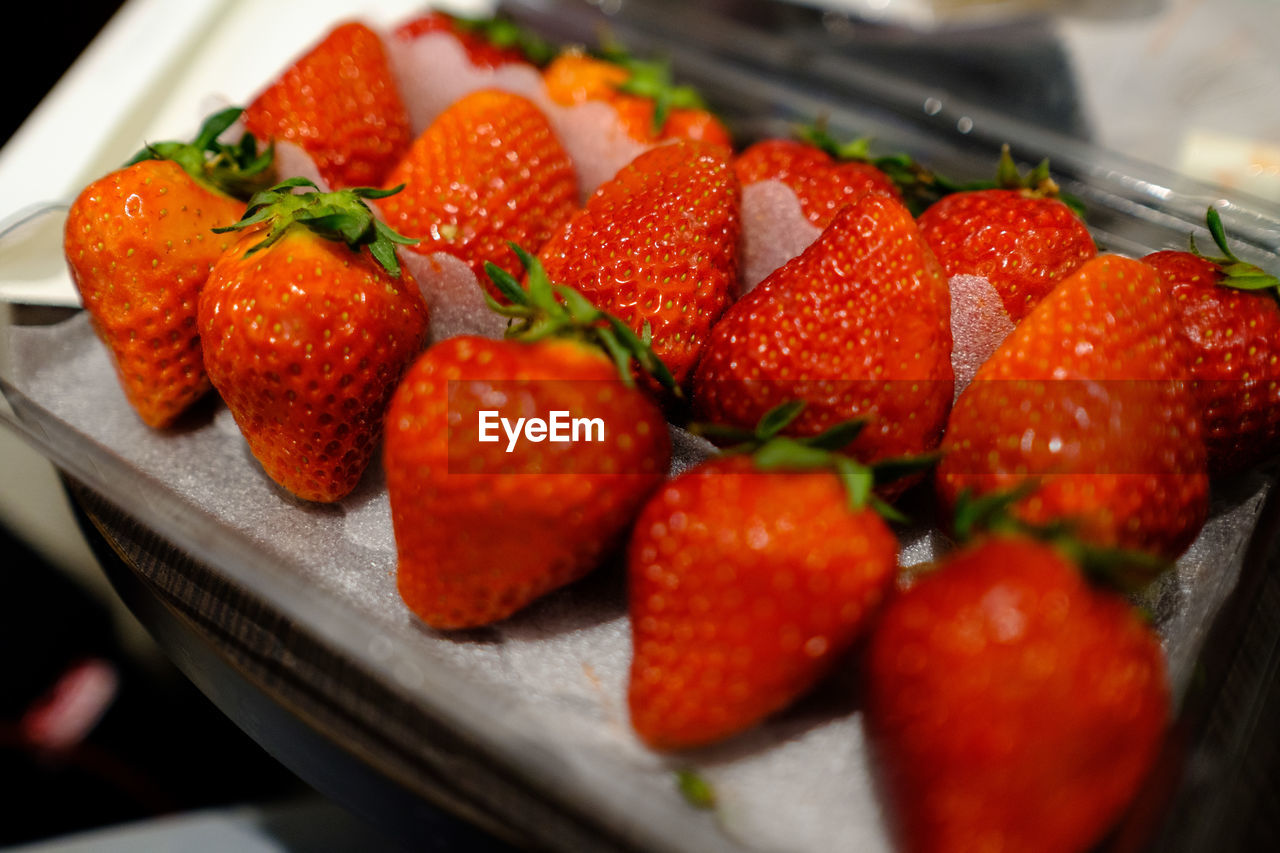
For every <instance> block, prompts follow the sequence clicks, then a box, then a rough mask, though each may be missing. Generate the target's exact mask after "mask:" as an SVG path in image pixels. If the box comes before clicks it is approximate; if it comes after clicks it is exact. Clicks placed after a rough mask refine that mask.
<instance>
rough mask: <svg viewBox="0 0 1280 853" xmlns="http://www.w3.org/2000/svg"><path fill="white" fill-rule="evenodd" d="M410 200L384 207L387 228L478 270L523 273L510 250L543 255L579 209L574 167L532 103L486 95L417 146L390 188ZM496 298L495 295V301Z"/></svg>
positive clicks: (451, 112)
mask: <svg viewBox="0 0 1280 853" xmlns="http://www.w3.org/2000/svg"><path fill="white" fill-rule="evenodd" d="M387 183H388V185H389V186H396V185H399V184H403V185H404V191H403V192H400V193H397V194H396V195H393V196H391V197H389V198H387V199H385V200H384V201H383V202H382V203H381V209H382V211H383V213H384V215H385V216H386V219H387V222H388V224H390V225H391V226H392V227H393V228H395V229H396V230H398V231H400V232H401V233H403V234H406V235H409V236H411V237H416V238H419V240H420V242H419V243H418V244H417V246H415V247H414V251H417V252H420V253H422V254H431V253H433V252H437V251H446V252H449V253H450V254H454V255H457V256H458V257H459V258H461V259H463V260H465V261H466V262H467V263H469V264H471V267H472V269H473V270H474V271H475V273H476V276H477V277H478V278H480V279H481V280H482V281H484V280H485V275H484V265H485V263H486V262H489V261H492V262H493V263H496V264H498V265H499V266H501V267H503V268H504V269H508V270H514V269H519V266H518V261H517V258H516V256H515V254H513V253H512V251H511V249H510V248H509V247H508V244H509V243H512V242H514V243H518V244H520V245H522V246H526V247H530V248H531V249H533V250H536V249H538V248H539V247H541V246H542V244H543V243H545V242H546V240H547V239H548V238H549V237H550V236H551V235H552V234H554V233H555V232H556V231H557V230H558V229H559V228H560V227H561V226H562V225H564V223H565V222H566V221H567V220H568V219H569V217H570V215H572V213H573V212H574V211H575V210H576V209H577V199H578V187H577V178H576V176H575V174H574V169H573V164H572V163H571V162H570V160H569V155H568V154H566V153H565V150H564V148H563V147H562V146H561V145H560V142H559V140H558V139H557V138H556V135H555V133H554V132H553V131H552V129H551V125H549V124H548V123H547V119H546V118H545V117H544V116H543V114H542V112H541V111H539V110H538V108H537V107H536V106H534V105H533V103H532V102H530V101H529V100H527V99H525V98H523V97H521V96H519V95H513V94H509V93H507V92H499V91H496V90H484V91H479V92H473V93H472V94H470V95H467V96H465V97H463V98H462V99H461V100H459V101H458V102H457V103H455V104H454V105H453V106H452V107H450V108H449V109H447V110H445V111H444V112H443V113H441V114H440V116H439V117H438V118H436V120H435V121H434V122H432V124H431V126H430V127H428V128H427V129H426V130H425V131H424V132H423V133H422V135H421V136H419V137H418V139H417V140H416V141H414V143H413V146H412V147H411V148H410V149H409V153H408V154H407V155H405V158H404V159H403V160H401V161H400V164H399V165H398V166H396V168H395V169H394V170H393V171H392V172H391V174H390V175H389V176H388V178H387ZM495 292H496V291H495Z"/></svg>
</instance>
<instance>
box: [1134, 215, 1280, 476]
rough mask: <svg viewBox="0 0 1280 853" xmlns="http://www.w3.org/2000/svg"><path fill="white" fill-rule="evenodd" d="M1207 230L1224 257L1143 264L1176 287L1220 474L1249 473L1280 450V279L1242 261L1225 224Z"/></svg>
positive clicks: (1190, 256)
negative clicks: (1235, 252) (1233, 251)
mask: <svg viewBox="0 0 1280 853" xmlns="http://www.w3.org/2000/svg"><path fill="white" fill-rule="evenodd" d="M1208 218H1209V230H1210V232H1211V233H1212V234H1213V236H1214V239H1215V240H1216V241H1217V243H1218V247H1219V248H1220V249H1221V250H1222V253H1223V256H1222V257H1216V258H1209V257H1205V256H1203V255H1201V254H1200V253H1199V252H1198V251H1195V248H1194V244H1193V247H1192V251H1191V252H1172V251H1166V252H1156V253H1155V254H1152V255H1148V256H1147V257H1145V258H1143V260H1144V261H1145V262H1146V263H1148V264H1150V265H1151V266H1153V267H1155V268H1156V270H1157V271H1159V273H1160V274H1161V275H1162V276H1163V277H1164V279H1165V281H1167V282H1168V283H1169V284H1170V285H1172V287H1173V298H1174V302H1175V303H1176V305H1177V306H1178V310H1179V313H1180V315H1181V318H1182V327H1183V329H1184V330H1185V332H1186V336H1187V338H1188V340H1189V341H1190V344H1191V349H1192V359H1191V376H1192V377H1193V378H1194V379H1195V382H1194V383H1193V384H1192V387H1193V388H1194V390H1195V392H1196V397H1197V399H1198V400H1199V401H1200V406H1201V408H1202V409H1203V412H1204V426H1205V444H1206V445H1207V446H1208V449H1209V466H1210V469H1211V470H1212V471H1213V472H1215V473H1221V474H1228V473H1234V472H1237V471H1243V470H1245V469H1246V468H1249V467H1252V466H1254V465H1256V464H1258V463H1259V462H1262V461H1264V460H1266V459H1269V458H1271V457H1273V456H1275V455H1276V454H1277V452H1280V304H1278V303H1277V295H1278V294H1280V280H1278V279H1277V278H1276V277H1275V276H1274V275H1270V274H1269V273H1265V272H1263V271H1262V270H1260V269H1259V268H1258V267H1256V266H1254V265H1253V264H1249V263H1245V262H1243V261H1241V260H1240V259H1239V258H1237V257H1236V256H1235V255H1234V254H1233V253H1232V252H1231V250H1230V248H1228V246H1227V238H1226V234H1225V232H1224V230H1223V227H1222V219H1221V217H1220V216H1219V215H1218V212H1217V211H1216V210H1214V209H1213V208H1210V209H1209V213H1208Z"/></svg>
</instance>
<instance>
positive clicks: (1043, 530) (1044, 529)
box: [952, 480, 1171, 592]
mask: <svg viewBox="0 0 1280 853" xmlns="http://www.w3.org/2000/svg"><path fill="white" fill-rule="evenodd" d="M1038 488H1039V484H1038V483H1036V482H1035V481H1033V480H1027V481H1024V482H1023V483H1021V484H1020V485H1018V486H1017V487H1015V488H1012V489H1005V490H1000V491H994V492H988V493H987V494H984V495H980V496H974V495H973V494H972V493H971V492H969V491H967V490H966V491H965V492H962V493H961V494H960V497H959V498H958V500H957V501H956V509H955V517H954V519H953V524H952V528H953V530H954V531H955V535H956V539H957V540H959V541H960V542H969V541H972V540H974V539H977V538H978V537H980V536H982V535H994V536H1025V537H1029V538H1031V539H1035V540H1037V541H1040V542H1044V543H1046V544H1049V545H1052V546H1053V547H1055V548H1057V549H1058V550H1059V551H1061V552H1062V553H1063V554H1065V555H1066V556H1067V558H1068V559H1070V560H1071V561H1072V562H1073V563H1075V564H1076V565H1077V566H1079V567H1080V570H1081V571H1083V572H1084V574H1085V576H1086V577H1088V578H1089V579H1090V580H1091V581H1093V582H1094V583H1097V584H1100V585H1103V586H1108V587H1112V588H1114V589H1118V590H1121V591H1123V592H1136V591H1138V590H1141V589H1142V588H1143V587H1145V586H1147V585H1148V584H1150V583H1151V581H1152V580H1154V579H1155V578H1156V577H1158V576H1159V575H1161V574H1163V573H1164V572H1165V571H1166V570H1168V569H1169V568H1170V566H1171V563H1170V562H1169V561H1168V560H1165V559H1163V558H1161V557H1157V556H1155V555H1154V554H1148V553H1146V552H1144V551H1137V550H1133V549H1130V548H1114V547H1106V546H1102V545H1092V544H1089V543H1087V542H1084V541H1082V540H1081V539H1080V538H1079V536H1078V535H1077V527H1078V526H1077V525H1076V524H1075V523H1073V522H1072V521H1071V520H1070V519H1060V520H1057V521H1054V522H1051V523H1046V524H1034V523H1032V522H1029V521H1025V520H1023V519H1021V518H1019V517H1017V515H1016V514H1015V511H1014V510H1015V507H1016V505H1017V504H1018V503H1020V502H1021V501H1022V500H1024V499H1025V498H1027V497H1029V496H1030V495H1031V494H1032V493H1034V492H1035V491H1036V490H1037V489H1038Z"/></svg>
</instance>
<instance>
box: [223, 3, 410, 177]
mask: <svg viewBox="0 0 1280 853" xmlns="http://www.w3.org/2000/svg"><path fill="white" fill-rule="evenodd" d="M244 124H245V127H246V128H247V129H248V130H249V131H250V132H252V133H255V134H257V135H258V136H260V137H262V138H268V139H275V140H277V141H285V142H291V143H294V144H295V145H298V146H300V147H301V148H302V149H303V150H304V151H306V152H307V154H309V155H311V158H312V159H313V160H314V161H315V163H316V167H317V168H318V169H319V171H320V175H321V176H322V177H323V178H324V179H325V180H326V181H328V183H329V184H330V186H332V187H335V188H337V187H355V186H368V185H376V184H380V183H381V182H382V179H383V177H384V176H385V175H386V174H387V172H389V171H390V170H391V167H392V166H394V165H395V164H396V163H397V162H398V161H399V160H400V157H401V156H402V155H403V154H404V152H405V150H406V149H407V148H408V147H409V142H410V140H411V139H412V138H413V136H412V133H411V132H410V130H409V118H408V114H407V113H406V112H405V107H404V103H403V101H402V100H401V98H400V92H399V90H398V89H397V88H396V83H395V80H394V78H393V77H392V74H391V67H390V65H389V64H388V62H387V54H386V51H385V50H384V48H383V46H382V40H381V39H380V38H379V37H378V34H377V33H375V32H374V31H373V30H371V29H369V28H368V27H367V26H365V25H364V24H360V23H354V22H353V23H346V24H342V25H341V26H338V27H336V28H335V29H333V30H331V31H330V32H329V34H328V35H327V36H325V38H324V39H323V40H322V41H321V42H320V43H319V44H317V45H316V46H315V47H314V48H312V49H311V51H310V52H308V53H307V54H306V55H305V56H303V57H301V58H300V59H298V60H297V62H295V63H294V64H293V66H291V67H290V68H289V69H288V70H287V71H285V72H284V74H282V75H281V76H280V78H279V79H278V80H276V82H274V83H273V84H272V85H271V86H270V87H268V88H267V89H266V90H265V91H263V92H262V93H261V94H259V95H258V97H257V98H256V99H254V101H253V103H252V104H250V105H249V107H248V108H247V109H246V110H245V113H244Z"/></svg>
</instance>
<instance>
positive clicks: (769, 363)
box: [693, 193, 953, 461]
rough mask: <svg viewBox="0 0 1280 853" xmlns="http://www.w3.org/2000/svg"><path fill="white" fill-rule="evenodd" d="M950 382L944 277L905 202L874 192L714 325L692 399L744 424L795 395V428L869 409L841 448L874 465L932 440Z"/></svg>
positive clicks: (808, 428)
mask: <svg viewBox="0 0 1280 853" xmlns="http://www.w3.org/2000/svg"><path fill="white" fill-rule="evenodd" d="M952 381H953V373H952V369H951V314H950V306H949V297H948V291H947V283H946V280H945V279H943V277H942V272H941V270H940V269H938V265H937V262H936V261H935V260H934V258H933V254H932V253H931V252H930V251H929V247H928V245H926V244H925V242H924V240H923V238H921V236H920V233H919V231H917V230H916V226H915V222H914V220H913V219H912V218H911V214H910V213H909V212H908V211H907V209H906V208H905V207H903V206H902V205H901V204H900V203H899V202H897V201H896V200H894V199H893V198H890V197H889V196H886V195H883V194H880V193H872V194H870V195H866V196H863V197H862V199H860V200H859V201H857V202H856V203H855V204H853V205H850V206H849V207H846V208H845V209H844V210H843V211H842V212H841V213H840V214H839V215H838V216H837V217H836V218H835V219H834V220H833V221H832V223H831V224H830V225H829V226H827V228H826V230H825V231H823V233H822V235H821V236H820V237H819V238H818V239H817V240H816V241H814V243H813V244H812V245H810V246H809V248H808V249H806V250H805V251H804V253H803V254H801V255H800V256H799V257H797V258H794V259H793V260H791V261H790V262H788V263H787V264H786V265H784V266H783V267H781V268H780V269H778V270H776V271H775V272H774V273H773V274H772V275H771V276H769V277H768V278H767V279H765V280H764V281H763V282H761V283H760V285H759V286H757V287H756V288H755V289H754V290H752V291H751V292H750V293H748V294H747V295H746V296H744V297H743V298H742V299H740V300H739V301H738V302H737V303H736V304H734V305H733V307H732V308H730V309H729V311H728V312H727V313H726V314H725V316H724V319H722V320H721V321H720V322H719V323H718V324H717V325H716V326H715V328H714V329H712V332H711V339H710V341H709V342H708V344H707V349H706V353H705V355H704V356H703V359H702V362H701V364H699V366H698V370H697V373H696V375H695V377H694V393H693V404H694V409H695V411H696V412H698V413H699V416H700V417H702V418H703V419H705V420H708V421H711V422H713V423H722V424H729V425H733V426H739V427H748V426H750V425H751V424H754V423H755V422H756V421H757V420H759V418H760V417H761V416H762V415H763V414H764V413H765V412H767V411H768V410H770V409H771V408H773V407H774V406H776V405H778V404H779V403H780V402H782V401H785V400H789V399H802V400H805V401H806V402H807V403H808V407H807V408H806V409H805V411H804V412H803V413H801V415H800V417H799V418H797V419H796V421H795V423H794V424H792V426H791V427H789V429H788V431H789V432H791V433H792V434H795V435H814V434H816V433H819V432H822V431H823V430H825V429H827V428H829V427H830V426H831V425H832V424H835V423H839V422H841V421H845V420H849V419H851V418H855V417H866V418H869V419H870V423H869V425H868V426H867V428H866V429H865V430H864V431H863V432H862V434H861V435H860V436H859V437H858V439H857V441H856V442H855V443H853V444H852V445H850V447H849V448H848V450H849V452H851V453H852V454H854V455H855V456H857V457H858V458H860V459H863V460H865V461H875V460H879V459H884V458H887V457H890V456H904V455H910V454H917V453H922V452H924V451H927V450H930V449H932V448H933V447H936V446H937V444H938V441H939V439H940V438H941V437H942V427H943V424H944V422H945V421H946V417H947V410H948V409H949V407H950V405H951V396H952Z"/></svg>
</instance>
